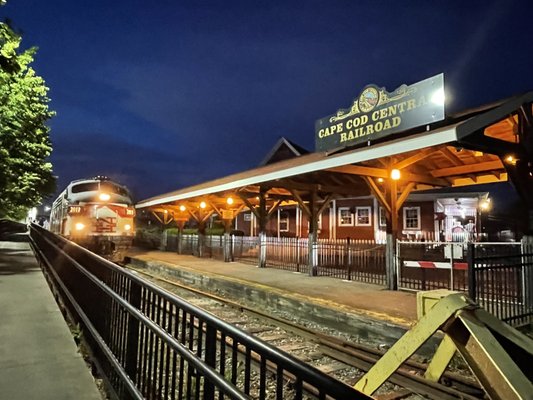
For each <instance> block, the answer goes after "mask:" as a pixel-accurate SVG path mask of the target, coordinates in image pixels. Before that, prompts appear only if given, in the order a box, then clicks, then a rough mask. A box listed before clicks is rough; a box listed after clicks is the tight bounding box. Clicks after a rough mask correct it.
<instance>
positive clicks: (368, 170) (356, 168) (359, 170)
mask: <svg viewBox="0 0 533 400" xmlns="http://www.w3.org/2000/svg"><path fill="white" fill-rule="evenodd" d="M326 171H332V172H341V173H343V174H352V175H360V176H371V177H373V178H384V179H386V178H388V177H389V174H388V172H387V170H386V169H382V168H373V167H362V166H360V165H343V166H340V167H334V168H329V169H327V170H326Z"/></svg>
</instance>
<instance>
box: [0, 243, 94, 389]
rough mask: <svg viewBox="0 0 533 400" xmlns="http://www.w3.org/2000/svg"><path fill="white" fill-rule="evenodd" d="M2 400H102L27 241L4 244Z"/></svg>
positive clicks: (0, 270)
mask: <svg viewBox="0 0 533 400" xmlns="http://www.w3.org/2000/svg"><path fill="white" fill-rule="evenodd" d="M26 240H27V238H26ZM0 399H10V400H14V399H21V400H22V399H24V400H28V399H39V400H52V399H53V400H61V399H65V400H67V399H69V400H70V399H80V400H101V399H102V396H101V394H100V392H99V391H98V388H97V386H96V383H95V381H94V379H93V377H92V375H91V373H90V371H89V369H88V368H87V366H86V364H85V361H84V360H83V358H82V356H81V354H80V353H79V352H78V349H77V346H76V343H75V342H74V339H73V337H72V334H71V333H70V331H69V328H68V326H67V324H66V322H65V320H64V319H63V315H62V314H61V311H60V310H59V307H58V305H57V303H56V302H55V300H54V297H53V295H52V292H51V291H50V288H49V287H48V284H47V282H46V280H45V277H44V275H43V273H42V271H41V269H40V268H39V266H38V264H37V261H36V259H35V257H34V256H33V253H32V251H31V248H30V246H29V244H28V242H27V241H25V240H24V238H22V239H21V240H19V241H16V242H15V241H0Z"/></svg>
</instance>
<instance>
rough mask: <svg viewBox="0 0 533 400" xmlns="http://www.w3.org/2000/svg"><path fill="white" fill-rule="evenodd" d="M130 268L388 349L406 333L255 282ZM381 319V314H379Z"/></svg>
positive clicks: (149, 265)
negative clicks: (301, 320) (317, 324)
mask: <svg viewBox="0 0 533 400" xmlns="http://www.w3.org/2000/svg"><path fill="white" fill-rule="evenodd" d="M130 260H131V261H130V264H131V265H132V266H133V267H136V268H143V269H146V270H148V271H150V270H153V271H155V272H158V273H162V274H163V275H167V276H171V277H173V278H175V279H177V280H179V281H181V282H183V283H185V284H190V285H194V286H195V287H197V288H199V289H201V290H205V291H208V292H211V293H214V294H217V295H221V296H226V297H228V298H229V299H234V300H239V301H244V302H246V303H247V304H253V305H254V307H255V306H256V305H258V304H261V305H263V307H262V308H263V310H264V311H274V310H276V311H280V310H281V311H283V312H288V313H291V314H297V315H300V316H301V318H302V319H304V320H305V319H308V320H312V321H316V322H317V323H320V324H322V325H324V326H326V327H328V328H330V329H334V330H336V331H338V332H341V333H345V334H348V335H356V336H358V337H360V338H361V339H363V340H365V341H367V340H368V341H372V342H375V343H376V344H386V345H391V344H392V343H394V342H396V341H397V340H398V339H399V338H400V337H401V336H402V335H403V334H404V333H405V332H406V329H407V327H406V326H405V325H403V324H402V325H400V324H397V323H396V324H395V323H391V322H390V321H388V320H382V319H378V318H371V317H369V316H368V315H364V314H359V313H357V312H356V311H355V310H354V311H351V310H349V309H347V307H344V306H343V305H339V304H336V303H332V302H328V301H323V300H321V299H316V298H311V297H306V296H302V295H300V294H293V293H290V292H286V291H283V290H280V289H277V288H272V287H267V286H263V285H261V284H257V283H255V282H249V281H245V280H240V279H235V278H233V277H227V276H224V275H218V274H213V273H211V272H205V271H201V274H200V273H199V272H200V271H198V270H195V269H191V268H188V267H186V266H182V265H175V264H170V263H167V262H164V261H159V260H158V261H154V260H142V259H138V258H135V257H132V258H131V259H130ZM380 315H381V314H380Z"/></svg>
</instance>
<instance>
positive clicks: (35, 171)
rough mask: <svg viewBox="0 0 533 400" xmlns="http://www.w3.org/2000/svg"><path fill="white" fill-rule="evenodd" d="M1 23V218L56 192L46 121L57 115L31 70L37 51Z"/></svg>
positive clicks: (43, 88) (41, 80) (24, 208)
mask: <svg viewBox="0 0 533 400" xmlns="http://www.w3.org/2000/svg"><path fill="white" fill-rule="evenodd" d="M20 42H21V36H20V35H19V34H17V33H16V32H15V31H14V30H13V29H12V28H11V27H10V25H9V24H8V23H0V217H2V216H4V217H11V218H16V217H19V216H20V214H21V213H23V210H26V209H29V208H30V207H33V206H35V205H37V204H39V203H40V202H41V200H42V198H43V197H44V196H47V195H50V194H52V193H53V192H54V190H55V178H54V176H53V175H52V165H51V163H50V162H48V161H47V160H48V157H49V156H50V153H51V151H52V145H51V142H50V137H49V131H50V128H49V127H48V126H47V125H46V124H47V121H48V120H49V119H50V118H51V117H52V116H53V115H54V112H53V111H51V110H50V109H49V108H48V103H49V101H50V99H49V98H48V97H47V93H48V88H47V87H46V85H45V82H44V80H43V78H41V77H40V76H38V75H37V74H36V73H35V71H34V70H33V68H32V67H31V66H30V64H31V63H32V62H33V60H34V55H35V53H36V48H31V49H28V50H25V51H19V47H20Z"/></svg>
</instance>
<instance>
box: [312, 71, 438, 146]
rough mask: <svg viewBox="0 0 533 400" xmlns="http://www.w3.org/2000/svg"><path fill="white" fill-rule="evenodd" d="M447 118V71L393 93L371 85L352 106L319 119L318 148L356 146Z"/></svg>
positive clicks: (316, 129) (317, 127) (316, 132)
mask: <svg viewBox="0 0 533 400" xmlns="http://www.w3.org/2000/svg"><path fill="white" fill-rule="evenodd" d="M443 119H444V76H443V74H439V75H436V76H433V77H431V78H428V79H426V80H423V81H421V82H417V83H415V84H413V85H410V86H407V85H402V86H400V87H399V88H398V89H396V90H395V91H394V92H391V93H389V92H387V91H386V90H385V88H380V87H377V86H376V85H368V86H366V87H365V88H364V89H363V91H362V92H361V94H360V95H359V97H358V98H356V99H355V100H354V102H353V105H352V106H351V107H350V108H348V109H341V110H339V111H337V113H336V114H334V115H330V116H328V117H324V118H322V119H319V120H317V121H316V124H315V134H316V137H315V149H316V151H327V150H332V149H338V148H342V147H348V146H354V145H356V144H359V143H363V142H370V141H372V140H376V139H381V138H383V137H386V136H388V135H390V134H393V133H396V132H401V131H405V130H406V129H410V128H414V127H417V126H422V125H426V124H430V123H433V122H437V121H441V120H443ZM369 144H370V143H369Z"/></svg>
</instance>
